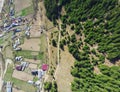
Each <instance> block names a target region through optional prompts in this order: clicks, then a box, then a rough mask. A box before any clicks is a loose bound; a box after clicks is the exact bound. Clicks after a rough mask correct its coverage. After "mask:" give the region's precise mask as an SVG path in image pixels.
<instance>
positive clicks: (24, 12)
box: [21, 5, 33, 16]
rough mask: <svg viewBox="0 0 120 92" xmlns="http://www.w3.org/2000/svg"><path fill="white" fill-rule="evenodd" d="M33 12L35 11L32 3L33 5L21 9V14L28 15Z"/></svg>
mask: <svg viewBox="0 0 120 92" xmlns="http://www.w3.org/2000/svg"><path fill="white" fill-rule="evenodd" d="M32 13H33V7H32V5H31V6H29V7H27V8H25V9H23V10H22V11H21V16H27V15H29V14H32Z"/></svg>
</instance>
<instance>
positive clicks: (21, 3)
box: [14, 0, 32, 12]
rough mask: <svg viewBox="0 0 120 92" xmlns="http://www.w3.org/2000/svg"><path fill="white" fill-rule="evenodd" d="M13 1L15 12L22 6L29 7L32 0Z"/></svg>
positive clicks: (22, 7)
mask: <svg viewBox="0 0 120 92" xmlns="http://www.w3.org/2000/svg"><path fill="white" fill-rule="evenodd" d="M14 3H15V10H16V12H20V11H21V10H23V9H24V8H27V7H29V6H30V5H31V4H32V0H15V1H14Z"/></svg>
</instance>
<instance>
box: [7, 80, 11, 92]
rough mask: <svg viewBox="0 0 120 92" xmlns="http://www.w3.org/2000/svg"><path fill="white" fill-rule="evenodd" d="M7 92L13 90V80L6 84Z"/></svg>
mask: <svg viewBox="0 0 120 92" xmlns="http://www.w3.org/2000/svg"><path fill="white" fill-rule="evenodd" d="M6 92H12V83H11V82H7V84H6Z"/></svg>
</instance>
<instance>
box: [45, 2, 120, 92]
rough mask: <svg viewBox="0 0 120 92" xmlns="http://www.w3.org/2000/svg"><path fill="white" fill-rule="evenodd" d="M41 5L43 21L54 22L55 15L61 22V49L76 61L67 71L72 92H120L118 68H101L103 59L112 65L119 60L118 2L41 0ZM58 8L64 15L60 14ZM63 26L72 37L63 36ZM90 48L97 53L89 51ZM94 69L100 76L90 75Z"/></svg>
mask: <svg viewBox="0 0 120 92" xmlns="http://www.w3.org/2000/svg"><path fill="white" fill-rule="evenodd" d="M44 3H45V7H46V11H47V14H46V15H47V17H48V18H49V19H50V20H51V21H53V22H54V21H55V20H57V19H58V15H59V16H60V19H61V21H62V25H61V27H62V31H61V35H62V36H65V39H63V40H62V41H61V44H60V47H61V49H62V50H64V45H67V46H68V50H69V52H70V53H71V54H72V55H73V57H74V58H75V59H76V61H75V63H74V67H72V69H71V74H72V75H73V76H74V81H73V82H72V86H71V89H72V91H73V92H120V90H119V88H120V79H119V77H120V67H119V66H112V67H109V66H106V65H104V62H105V58H107V59H108V60H109V61H110V62H111V63H113V64H115V63H116V62H117V61H118V60H120V2H119V0H58V1H57V2H56V0H52V1H50V0H45V2H44ZM48 3H49V4H48ZM62 7H64V8H65V11H66V14H65V15H61V14H60V12H61V10H62ZM67 26H70V27H71V31H73V32H74V34H72V35H69V34H64V33H65V32H66V33H67V31H66V27H67ZM66 35H67V36H66ZM78 36H79V37H80V38H79V39H78V38H77V37H78ZM82 36H85V39H84V42H83V41H82V38H81V37H82ZM54 43H55V42H54ZM94 45H96V46H98V47H97V49H92V50H91V47H93V46H94ZM91 55H92V56H91ZM93 56H94V57H93ZM95 57H96V58H95ZM95 66H97V67H98V68H99V69H100V74H96V73H94V67H95Z"/></svg>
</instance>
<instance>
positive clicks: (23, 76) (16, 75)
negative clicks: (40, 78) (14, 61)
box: [12, 70, 33, 81]
mask: <svg viewBox="0 0 120 92" xmlns="http://www.w3.org/2000/svg"><path fill="white" fill-rule="evenodd" d="M12 77H14V78H16V79H19V80H23V81H28V80H33V76H32V75H29V74H28V73H25V72H22V71H17V70H14V72H13V75H12Z"/></svg>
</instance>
